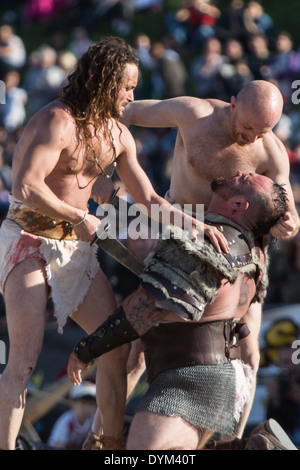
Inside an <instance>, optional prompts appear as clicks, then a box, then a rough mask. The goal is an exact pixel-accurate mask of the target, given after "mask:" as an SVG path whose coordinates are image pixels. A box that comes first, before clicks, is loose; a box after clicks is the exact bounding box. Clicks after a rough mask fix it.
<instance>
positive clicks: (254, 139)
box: [247, 132, 258, 143]
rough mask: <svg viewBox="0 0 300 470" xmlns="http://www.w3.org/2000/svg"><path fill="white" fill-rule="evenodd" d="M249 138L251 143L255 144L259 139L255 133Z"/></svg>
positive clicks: (248, 135)
mask: <svg viewBox="0 0 300 470" xmlns="http://www.w3.org/2000/svg"><path fill="white" fill-rule="evenodd" d="M247 138H248V140H249V142H252V143H253V142H255V141H256V140H257V139H258V135H257V134H255V133H254V132H253V133H248V134H247Z"/></svg>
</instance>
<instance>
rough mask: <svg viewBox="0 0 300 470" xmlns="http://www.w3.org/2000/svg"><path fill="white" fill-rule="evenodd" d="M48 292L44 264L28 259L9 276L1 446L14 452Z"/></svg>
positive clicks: (0, 383)
mask: <svg viewBox="0 0 300 470" xmlns="http://www.w3.org/2000/svg"><path fill="white" fill-rule="evenodd" d="M47 292H48V289H47V287H46V283H45V276H44V263H43V262H42V261H40V260H38V259H34V258H32V259H28V260H26V261H24V262H23V263H21V264H19V265H18V266H17V267H15V268H14V269H13V271H12V272H11V273H10V275H9V277H8V279H7V281H6V286H5V295H4V299H5V305H6V315H7V326H8V332H9V341H10V353H9V359H8V363H7V366H6V368H5V370H4V373H3V374H2V377H1V379H0V417H1V418H0V447H1V448H3V449H10V450H13V449H14V448H15V441H16V437H17V435H18V432H19V429H20V426H21V422H22V418H23V413H24V407H25V399H26V388H27V383H28V381H29V379H30V376H31V374H32V372H33V370H34V368H35V365H36V362H37V359H38V356H39V353H40V351H41V347H42V342H43V337H44V327H45V309H46V302H47Z"/></svg>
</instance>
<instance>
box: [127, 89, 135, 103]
mask: <svg viewBox="0 0 300 470" xmlns="http://www.w3.org/2000/svg"><path fill="white" fill-rule="evenodd" d="M128 101H130V103H132V102H133V101H134V92H133V91H130V92H129V93H128Z"/></svg>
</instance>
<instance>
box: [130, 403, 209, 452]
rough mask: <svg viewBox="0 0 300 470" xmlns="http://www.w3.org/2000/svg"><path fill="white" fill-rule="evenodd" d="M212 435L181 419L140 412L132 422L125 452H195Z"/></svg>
mask: <svg viewBox="0 0 300 470" xmlns="http://www.w3.org/2000/svg"><path fill="white" fill-rule="evenodd" d="M212 434H213V432H212V431H207V430H203V429H199V430H198V429H196V428H195V427H193V426H191V425H190V424H188V423H186V422H185V421H183V419H182V418H178V417H176V418H173V417H168V416H163V415H158V414H154V413H150V412H148V411H140V412H138V413H137V414H136V415H135V416H134V418H133V420H132V423H131V427H130V431H129V436H128V439H127V450H171V449H172V450H175V449H176V450H196V449H201V448H203V447H204V445H205V443H206V442H207V441H208V439H209V438H210V437H211V436H212Z"/></svg>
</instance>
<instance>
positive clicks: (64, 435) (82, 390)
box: [48, 382, 97, 450]
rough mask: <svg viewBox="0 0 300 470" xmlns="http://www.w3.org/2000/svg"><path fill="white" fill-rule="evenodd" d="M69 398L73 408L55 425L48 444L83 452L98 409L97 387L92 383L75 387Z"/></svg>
mask: <svg viewBox="0 0 300 470" xmlns="http://www.w3.org/2000/svg"><path fill="white" fill-rule="evenodd" d="M69 398H70V400H72V405H71V408H70V410H68V411H66V412H65V413H63V414H62V415H61V416H60V417H59V418H58V420H57V421H56V423H55V424H54V426H53V429H52V431H51V434H50V437H49V440H48V444H49V445H50V446H53V447H58V448H60V449H65V450H81V449H82V445H83V443H84V441H85V439H86V436H87V434H88V432H89V431H90V428H91V425H92V422H93V418H94V415H95V412H96V409H97V405H96V386H95V384H92V383H90V382H82V383H81V384H80V385H74V386H73V387H72V389H71V391H70V394H69Z"/></svg>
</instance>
